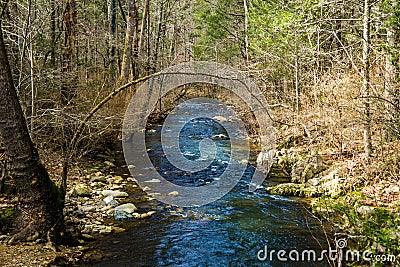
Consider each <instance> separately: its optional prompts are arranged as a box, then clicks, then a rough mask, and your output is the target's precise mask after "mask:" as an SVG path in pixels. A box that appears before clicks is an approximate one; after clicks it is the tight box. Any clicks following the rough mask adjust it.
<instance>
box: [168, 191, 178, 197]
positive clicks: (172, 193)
mask: <svg viewBox="0 0 400 267" xmlns="http://www.w3.org/2000/svg"><path fill="white" fill-rule="evenodd" d="M168 196H171V197H177V196H179V192H178V191H172V192H169V193H168Z"/></svg>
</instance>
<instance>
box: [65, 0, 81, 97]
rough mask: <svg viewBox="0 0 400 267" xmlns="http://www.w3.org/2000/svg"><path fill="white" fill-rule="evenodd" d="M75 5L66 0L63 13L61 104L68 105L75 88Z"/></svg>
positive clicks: (72, 0) (73, 1) (73, 0)
mask: <svg viewBox="0 0 400 267" xmlns="http://www.w3.org/2000/svg"><path fill="white" fill-rule="evenodd" d="M76 24H77V18H76V3H75V0H66V7H65V11H64V27H65V29H64V30H65V36H64V55H63V63H62V64H63V66H62V69H63V73H62V74H63V82H62V85H61V104H63V105H66V104H68V103H69V102H70V101H71V99H72V98H73V96H74V95H75V90H76V87H77V84H76V82H77V77H76V75H75V73H74V61H75V51H76V47H75V35H76Z"/></svg>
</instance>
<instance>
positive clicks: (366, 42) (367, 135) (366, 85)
mask: <svg viewBox="0 0 400 267" xmlns="http://www.w3.org/2000/svg"><path fill="white" fill-rule="evenodd" d="M370 10H371V6H370V2H369V0H364V16H363V65H364V66H363V73H362V74H363V85H362V95H363V100H364V115H365V122H364V152H365V154H366V156H370V155H371V150H372V143H371V107H370V99H369V96H370V61H369V56H370V47H369V46H370Z"/></svg>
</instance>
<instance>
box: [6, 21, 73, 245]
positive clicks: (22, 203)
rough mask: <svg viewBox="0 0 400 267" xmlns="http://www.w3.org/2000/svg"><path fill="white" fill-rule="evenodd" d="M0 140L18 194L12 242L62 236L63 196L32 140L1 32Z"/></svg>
mask: <svg viewBox="0 0 400 267" xmlns="http://www.w3.org/2000/svg"><path fill="white" fill-rule="evenodd" d="M0 27H1V25H0ZM0 136H1V138H2V140H3V143H4V147H5V150H6V151H5V153H6V155H7V157H8V158H9V159H10V161H11V168H10V176H11V177H12V179H13V181H14V184H15V186H16V190H17V194H18V206H17V212H18V217H17V219H16V220H15V225H14V226H15V228H14V232H15V235H14V236H13V237H12V238H11V240H10V242H18V241H27V240H33V239H36V238H44V239H46V238H47V237H48V236H52V235H53V234H55V233H61V232H63V231H64V230H65V228H64V218H63V207H64V195H63V194H62V193H61V192H60V190H59V189H58V187H57V186H56V185H55V184H54V183H53V182H52V181H51V180H50V178H49V174H48V173H47V171H46V169H45V168H44V167H43V165H42V163H41V162H40V159H39V155H38V152H37V150H36V148H35V147H34V145H33V143H32V140H31V138H30V136H29V132H28V127H27V124H26V120H25V117H24V115H23V113H22V109H21V105H20V103H19V100H18V96H17V93H16V91H15V87H14V84H13V81H12V76H11V69H10V65H9V62H8V58H7V54H6V49H5V45H4V40H3V34H2V31H1V32H0ZM49 234H50V235H49Z"/></svg>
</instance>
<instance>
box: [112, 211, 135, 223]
mask: <svg viewBox="0 0 400 267" xmlns="http://www.w3.org/2000/svg"><path fill="white" fill-rule="evenodd" d="M131 219H133V216H132V215H131V214H130V213H128V212H126V211H123V210H114V220H116V221H126V220H131Z"/></svg>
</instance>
